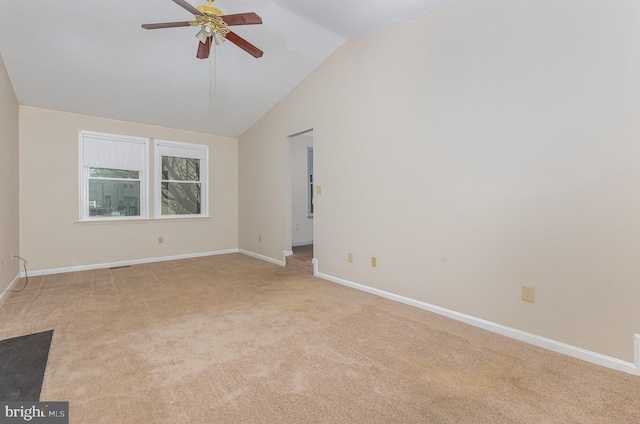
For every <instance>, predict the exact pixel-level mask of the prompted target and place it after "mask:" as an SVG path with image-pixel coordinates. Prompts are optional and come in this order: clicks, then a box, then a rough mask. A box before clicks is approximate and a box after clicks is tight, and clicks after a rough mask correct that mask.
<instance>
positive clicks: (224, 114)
mask: <svg viewBox="0 0 640 424" xmlns="http://www.w3.org/2000/svg"><path fill="white" fill-rule="evenodd" d="M187 1H188V2H189V3H190V4H191V5H193V6H197V5H199V4H200V3H206V2H205V1H204V0H187ZM465 1H468V0H395V1H389V0H387V1H380V0H367V1H365V0H348V1H344V0H342V1H340V0H324V1H315V0H314V1H312V0H217V1H216V2H215V3H214V6H215V7H217V8H218V9H220V10H222V12H223V13H224V14H225V15H230V14H235V13H242V12H256V13H257V14H258V15H259V16H261V17H262V20H263V24H262V25H247V26H234V27H232V28H231V29H232V30H233V31H234V32H235V33H237V34H238V35H240V36H241V37H243V38H244V39H246V40H247V41H249V42H251V43H252V44H254V45H255V46H257V47H259V48H260V49H261V50H263V51H264V55H263V56H262V57H261V58H259V59H256V58H254V57H252V56H251V55H249V54H247V53H246V52H244V51H243V50H241V49H239V48H238V47H237V46H235V45H233V44H232V43H230V42H225V43H223V44H222V45H220V46H217V47H214V48H212V51H211V56H210V59H196V50H197V46H198V40H197V39H196V38H195V34H196V33H197V32H198V30H197V28H195V27H181V28H170V29H158V30H144V29H142V28H141V24H144V23H155V22H169V21H189V20H193V15H191V14H189V12H188V11H187V10H185V9H184V8H182V7H180V6H179V5H177V4H176V3H174V2H173V1H171V0H136V1H131V0H109V1H102V2H100V1H87V0H64V1H40V2H27V1H2V2H0V55H2V57H3V59H4V62H5V65H6V67H7V70H8V73H9V77H10V79H11V82H12V84H13V86H14V89H15V92H16V95H17V97H18V101H19V102H20V104H22V105H27V106H35V107H41V108H47V109H55V110H60V111H67V112H74V113H81V114H85V115H94V116H100V117H105V118H113V119H120V120H126V121H134V122H139V123H147V124H154V125H161V126H166V127H172V128H179V129H187V130H194V131H201V132H207V133H213V134H219V135H228V136H238V135H240V134H241V133H242V132H244V131H245V130H246V129H247V128H248V127H250V126H251V125H252V124H253V123H254V122H256V121H257V120H258V119H259V118H260V117H261V116H262V115H263V114H264V113H265V112H266V111H267V110H269V109H270V108H271V107H272V106H273V105H275V104H276V103H277V102H278V101H279V100H280V99H281V98H283V97H284V96H285V95H286V94H287V93H288V92H289V91H290V90H292V89H293V88H294V87H295V86H296V85H297V84H298V83H299V82H300V81H302V80H303V79H304V78H305V77H306V76H307V75H308V74H309V73H310V72H311V71H312V70H313V69H314V68H315V67H316V66H318V65H319V64H320V63H321V62H322V61H323V60H324V59H325V58H327V57H328V56H329V55H330V54H331V53H332V52H333V51H335V50H336V49H337V48H338V47H339V46H340V45H341V44H343V43H344V42H346V41H347V40H348V39H349V38H352V37H356V36H358V35H362V34H364V33H367V32H370V31H373V30H376V29H379V28H382V27H384V26H387V25H390V24H393V23H396V22H401V21H404V20H407V19H411V18H415V17H418V16H422V15H425V14H428V13H432V12H435V11H438V10H441V9H444V8H447V7H451V6H455V5H457V4H460V3H463V2H465Z"/></svg>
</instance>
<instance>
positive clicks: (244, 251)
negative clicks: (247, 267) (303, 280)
mask: <svg viewBox="0 0 640 424" xmlns="http://www.w3.org/2000/svg"><path fill="white" fill-rule="evenodd" d="M239 252H240V253H242V254H243V255H247V256H251V257H252V258H256V259H262V260H263V261H267V262H271V263H272V264H276V265H280V266H286V265H287V264H286V262H285V261H284V258H283V260H281V261H279V260H277V259H273V258H270V257H268V256H264V255H260V254H258V253H253V252H249V251H248V250H242V249H240V250H239Z"/></svg>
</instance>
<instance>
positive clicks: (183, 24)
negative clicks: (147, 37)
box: [142, 21, 192, 29]
mask: <svg viewBox="0 0 640 424" xmlns="http://www.w3.org/2000/svg"><path fill="white" fill-rule="evenodd" d="M191 24H192V22H189V21H184V22H162V23H158V24H144V25H142V28H144V29H161V28H177V27H187V26H191Z"/></svg>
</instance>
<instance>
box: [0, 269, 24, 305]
mask: <svg viewBox="0 0 640 424" xmlns="http://www.w3.org/2000/svg"><path fill="white" fill-rule="evenodd" d="M18 280H20V273H18V274H16V276H15V277H14V279H13V281H11V282H10V283H9V285H8V286H7V288H6V289H4V290H3V291H2V293H0V304H2V302H3V301H4V299H5V297H6V296H7V295H8V294H9V292H8V291H7V290H13V289H14V286H15V285H16V283H17V282H18Z"/></svg>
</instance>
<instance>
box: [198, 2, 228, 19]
mask: <svg viewBox="0 0 640 424" xmlns="http://www.w3.org/2000/svg"><path fill="white" fill-rule="evenodd" d="M196 9H198V10H199V11H201V12H202V13H204V14H205V15H208V16H211V15H214V16H222V11H221V10H220V9H218V8H217V7H213V6H211V5H210V4H201V5H200V6H197V7H196Z"/></svg>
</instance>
